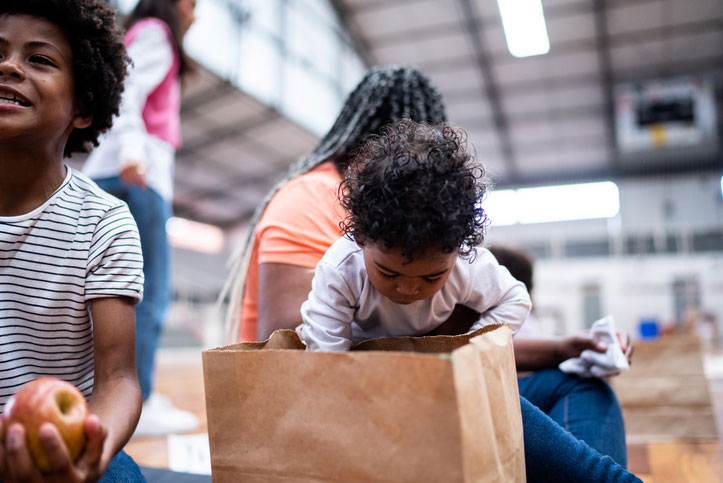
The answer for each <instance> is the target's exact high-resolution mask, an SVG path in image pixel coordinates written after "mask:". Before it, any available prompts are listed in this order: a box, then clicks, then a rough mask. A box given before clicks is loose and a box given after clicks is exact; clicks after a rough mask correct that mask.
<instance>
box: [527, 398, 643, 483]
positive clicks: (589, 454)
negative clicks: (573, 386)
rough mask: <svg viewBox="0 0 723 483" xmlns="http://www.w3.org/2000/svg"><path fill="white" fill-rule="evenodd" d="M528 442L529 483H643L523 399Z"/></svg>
mask: <svg viewBox="0 0 723 483" xmlns="http://www.w3.org/2000/svg"><path fill="white" fill-rule="evenodd" d="M520 408H521V410H522V427H523V432H524V439H525V442H524V444H525V467H526V473H527V481H528V482H529V483H532V482H534V483H538V482H540V483H547V482H551V483H552V482H555V483H566V482H570V483H579V482H583V481H594V482H596V483H617V482H620V483H628V482H640V479H639V478H637V477H636V476H635V475H633V474H632V473H630V472H628V471H627V470H625V468H623V467H622V466H620V465H619V464H617V463H616V462H615V461H614V460H613V459H612V458H611V457H610V456H604V455H602V454H600V453H598V452H597V451H595V450H594V449H593V448H591V447H590V446H588V445H587V444H586V443H585V442H583V441H581V440H579V439H577V438H575V437H574V436H573V435H572V434H570V433H569V432H567V431H565V430H564V429H562V427H560V425H559V424H557V423H556V422H555V421H553V420H552V419H551V418H550V417H549V416H547V415H546V414H545V413H543V412H542V411H540V409H538V408H537V407H536V406H534V405H533V404H531V403H530V402H529V401H527V400H526V399H525V398H524V397H520Z"/></svg>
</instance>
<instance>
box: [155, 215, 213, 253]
mask: <svg viewBox="0 0 723 483" xmlns="http://www.w3.org/2000/svg"><path fill="white" fill-rule="evenodd" d="M166 232H167V234H168V242H169V243H170V244H171V246H174V247H176V248H185V249H186V250H194V251H197V252H203V253H211V254H215V253H219V252H220V251H221V250H223V244H224V234H223V230H221V229H220V228H219V227H217V226H213V225H208V224H206V223H199V222H197V221H191V220H186V219H185V218H178V217H176V216H174V217H172V218H169V219H168V221H167V222H166Z"/></svg>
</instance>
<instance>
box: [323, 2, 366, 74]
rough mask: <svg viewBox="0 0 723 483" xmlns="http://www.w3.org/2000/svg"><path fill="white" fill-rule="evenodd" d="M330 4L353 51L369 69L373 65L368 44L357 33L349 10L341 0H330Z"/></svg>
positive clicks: (357, 29)
mask: <svg viewBox="0 0 723 483" xmlns="http://www.w3.org/2000/svg"><path fill="white" fill-rule="evenodd" d="M330 4H331V7H332V8H333V9H334V11H335V12H336V15H337V17H338V18H339V22H340V23H341V26H342V28H343V30H344V31H345V32H346V34H347V35H348V36H349V41H350V42H351V44H352V46H353V47H354V50H356V52H357V54H359V56H360V57H361V58H362V60H363V61H364V65H366V66H367V67H369V66H370V65H372V64H373V61H372V58H371V51H372V49H371V47H370V46H369V42H368V41H367V40H366V38H365V37H364V36H363V35H362V34H361V32H359V28H358V25H357V24H356V23H355V22H354V20H353V18H352V12H351V9H350V8H349V7H347V6H346V4H345V3H344V2H343V1H342V0H331V1H330Z"/></svg>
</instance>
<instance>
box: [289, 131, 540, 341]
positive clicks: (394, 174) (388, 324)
mask: <svg viewBox="0 0 723 483" xmlns="http://www.w3.org/2000/svg"><path fill="white" fill-rule="evenodd" d="M483 174H484V172H483V170H482V168H481V167H480V166H477V165H475V164H474V159H473V157H472V156H471V155H470V154H469V152H468V151H467V149H466V145H465V135H464V133H463V132H462V131H460V130H457V129H454V128H452V127H449V126H444V127H431V126H425V125H422V124H417V123H414V122H412V121H409V120H402V121H399V122H397V123H395V124H393V125H392V126H391V127H389V128H386V130H385V131H384V132H383V134H382V135H381V136H376V137H371V138H370V139H369V140H368V141H367V142H366V143H365V144H364V145H363V146H362V148H361V150H360V152H359V153H358V154H357V155H356V157H355V161H354V162H353V163H351V164H350V168H349V171H348V172H347V176H346V178H345V180H344V181H343V182H342V186H341V188H340V190H341V193H342V196H341V203H342V205H343V206H344V208H345V209H346V212H347V213H348V217H347V219H346V220H345V221H344V222H343V223H342V229H343V231H344V233H345V234H346V236H345V237H342V238H341V239H339V240H338V241H337V242H335V243H334V244H333V245H332V246H331V247H330V248H329V250H328V251H327V252H326V254H325V255H324V257H323V258H322V259H321V261H320V262H319V264H318V265H317V267H316V272H315V274H314V280H313V282H312V290H311V293H310V294H309V298H308V299H307V301H306V302H304V304H303V305H302V307H301V315H302V318H303V321H304V325H303V328H302V330H301V337H302V339H303V340H304V342H306V344H307V348H308V349H309V350H322V351H335V352H338V351H346V350H348V349H349V348H350V347H351V345H352V344H353V343H356V342H359V341H362V340H365V339H372V338H377V337H389V336H418V335H424V334H426V333H428V332H429V331H431V330H433V329H435V328H436V327H438V326H439V325H441V324H442V323H443V322H445V321H446V320H447V319H448V318H449V316H450V315H451V314H452V312H453V310H454V308H455V305H457V304H461V305H464V306H466V307H468V308H470V309H472V310H475V311H477V312H478V313H480V314H482V315H481V317H480V318H479V320H478V321H477V322H476V323H475V324H473V326H472V327H471V329H470V330H476V329H478V328H480V327H482V326H484V325H488V324H498V323H506V324H509V325H510V327H511V328H512V330H513V332H516V331H517V329H518V328H519V327H520V325H521V324H522V322H523V321H524V320H525V317H526V316H527V314H528V312H529V311H530V306H531V303H530V298H529V296H528V294H527V291H526V290H525V287H524V285H523V284H522V283H520V282H518V281H517V280H515V279H514V278H513V277H512V276H511V275H510V273H509V272H508V271H507V270H506V269H505V268H503V267H501V266H500V265H499V264H498V263H497V261H496V259H495V258H494V256H492V254H490V253H489V252H488V251H487V250H486V249H484V248H481V247H478V246H477V245H479V244H480V243H481V242H482V240H483V230H484V223H485V219H486V217H485V214H484V211H483V210H482V207H481V206H480V203H481V200H482V196H483V195H484V193H485V189H486V187H485V184H484V182H483V181H482V177H483Z"/></svg>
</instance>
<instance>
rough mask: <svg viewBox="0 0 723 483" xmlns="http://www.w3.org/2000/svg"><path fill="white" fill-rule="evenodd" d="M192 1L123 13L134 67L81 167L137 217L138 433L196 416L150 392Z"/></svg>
mask: <svg viewBox="0 0 723 483" xmlns="http://www.w3.org/2000/svg"><path fill="white" fill-rule="evenodd" d="M195 6H196V0H140V1H139V2H138V4H137V5H136V7H135V8H134V9H133V11H132V12H131V13H130V14H129V15H128V17H127V18H126V20H125V27H126V29H127V33H126V36H125V43H126V46H127V48H128V55H129V57H130V58H131V61H132V66H131V69H130V73H129V76H128V80H127V82H126V87H125V91H124V93H123V100H122V104H121V109H120V115H119V116H118V118H117V119H116V120H115V122H114V125H113V128H112V129H111V131H109V132H108V134H107V135H106V136H104V137H103V138H102V139H101V140H100V145H99V147H98V148H96V149H95V150H94V151H93V152H92V154H91V155H90V156H89V158H88V160H87V161H86V163H85V166H84V168H83V171H84V172H85V174H87V175H88V176H90V177H91V178H93V179H94V180H95V181H96V182H97V183H98V185H99V186H100V187H101V188H102V189H104V190H105V191H107V192H109V193H111V194H113V195H115V196H117V197H118V198H120V199H122V200H124V201H125V202H126V203H128V207H129V208H130V211H131V213H132V214H133V217H134V218H135V220H136V223H137V224H138V230H139V232H140V236H141V246H142V249H143V260H144V267H143V273H144V275H145V282H144V292H145V296H144V298H143V302H142V303H140V304H139V305H138V306H137V308H136V366H137V369H138V378H139V380H140V384H141V391H142V394H143V410H142V412H141V418H140V421H139V423H138V427H137V429H136V433H135V434H136V435H154V434H165V433H174V432H181V431H188V430H192V429H195V428H196V427H197V426H198V421H197V418H196V416H194V415H193V414H192V413H190V412H187V411H182V410H180V409H178V408H176V407H174V406H173V405H172V404H171V402H170V400H169V399H168V398H166V397H164V396H162V395H159V394H156V393H154V392H153V380H154V377H153V376H154V370H155V356H156V350H157V349H158V344H159V340H160V336H161V331H162V328H163V320H164V315H165V312H166V309H167V307H168V304H169V302H170V296H171V286H170V249H169V245H168V240H167V236H166V221H167V220H168V219H169V218H170V216H171V211H172V205H171V201H172V197H173V167H174V158H175V153H176V150H177V149H178V147H179V146H180V143H181V129H180V106H181V80H182V79H183V77H184V76H186V75H187V74H188V73H189V72H190V70H191V68H190V61H189V59H188V58H187V57H186V54H185V52H184V49H183V37H184V35H185V33H186V32H187V31H188V29H189V28H190V27H191V24H192V23H193V22H194V20H195V15H194V9H195Z"/></svg>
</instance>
